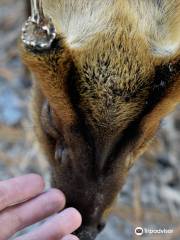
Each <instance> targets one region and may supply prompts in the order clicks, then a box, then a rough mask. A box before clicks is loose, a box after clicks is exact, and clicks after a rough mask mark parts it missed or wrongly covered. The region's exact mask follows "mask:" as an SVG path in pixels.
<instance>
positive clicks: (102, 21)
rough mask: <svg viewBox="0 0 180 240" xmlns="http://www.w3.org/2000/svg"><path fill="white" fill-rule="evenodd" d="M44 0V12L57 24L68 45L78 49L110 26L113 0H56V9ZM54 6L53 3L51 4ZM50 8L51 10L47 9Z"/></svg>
mask: <svg viewBox="0 0 180 240" xmlns="http://www.w3.org/2000/svg"><path fill="white" fill-rule="evenodd" d="M48 2H49V1H48V0H45V1H44V2H43V4H44V5H45V11H46V13H47V14H49V15H50V16H51V17H52V18H53V19H56V21H57V23H56V25H58V24H59V29H60V31H61V32H63V33H64V35H65V37H66V38H67V41H68V43H69V44H70V45H71V46H73V47H79V46H80V45H82V44H83V43H85V42H86V41H88V40H89V39H90V38H91V37H92V36H93V35H94V34H96V33H98V32H102V31H103V30H104V29H106V28H108V26H109V25H110V19H111V16H112V11H110V10H109V8H111V7H112V5H113V3H114V2H115V1H114V0H103V1H102V0H96V1H94V0H56V1H55V2H56V8H55V7H53V5H52V4H50V3H49V4H48ZM53 4H55V3H53ZM49 6H52V8H49Z"/></svg>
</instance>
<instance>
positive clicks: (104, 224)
mask: <svg viewBox="0 0 180 240" xmlns="http://www.w3.org/2000/svg"><path fill="white" fill-rule="evenodd" d="M105 226H106V223H105V222H104V221H101V222H100V223H99V224H98V226H97V229H98V232H99V233H100V232H102V231H103V229H104V228H105Z"/></svg>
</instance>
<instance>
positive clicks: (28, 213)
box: [0, 174, 81, 240]
mask: <svg viewBox="0 0 180 240" xmlns="http://www.w3.org/2000/svg"><path fill="white" fill-rule="evenodd" d="M43 191H44V181H43V179H42V178H41V177H40V176H39V175H35V174H29V175H26V176H21V177H17V178H13V179H10V180H6V181H1V182H0V240H7V239H9V238H10V237H12V236H13V235H14V234H15V233H17V232H18V231H20V230H22V229H24V228H25V227H28V226H30V225H32V224H34V223H37V222H39V221H41V220H43V219H45V218H47V217H49V216H51V215H53V214H55V215H54V216H53V217H52V218H51V219H49V220H48V221H46V222H45V223H44V224H43V225H41V226H40V227H38V228H37V229H35V230H34V231H32V232H30V233H28V234H25V235H23V236H21V237H17V238H16V239H15V240H77V239H78V238H77V237H76V236H74V235H71V233H72V232H74V231H75V230H76V229H77V228H78V227H79V226H80V225H81V216H80V214H79V212H78V211H77V210H76V209H74V208H68V209H65V210H64V211H62V212H60V213H58V212H59V211H60V210H62V209H63V208H64V206H65V196H64V194H63V193H62V192H61V191H59V190H57V189H50V190H49V191H47V192H43Z"/></svg>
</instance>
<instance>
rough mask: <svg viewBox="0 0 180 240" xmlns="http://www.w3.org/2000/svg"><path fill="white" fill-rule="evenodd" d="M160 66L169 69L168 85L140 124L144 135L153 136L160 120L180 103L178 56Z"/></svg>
mask: <svg viewBox="0 0 180 240" xmlns="http://www.w3.org/2000/svg"><path fill="white" fill-rule="evenodd" d="M160 66H162V68H164V66H166V67H167V68H169V71H170V74H171V75H170V76H169V77H170V83H169V85H168V86H167V89H166V90H165V93H164V95H163V97H162V98H161V100H160V101H159V102H158V103H157V105H156V106H155V107H154V108H153V110H152V111H151V112H150V113H149V114H147V115H146V116H145V117H144V119H143V121H142V123H141V128H142V130H143V132H144V134H145V135H152V136H153V135H154V133H155V131H156V130H157V128H158V127H159V123H160V121H161V119H162V118H164V117H165V116H166V115H167V114H168V113H170V112H172V111H173V110H174V109H175V107H176V105H177V104H178V103H180V54H179V55H178V56H176V57H175V58H173V59H171V60H168V61H167V60H166V62H165V63H163V64H162V63H161V64H160ZM162 71H163V69H162ZM162 76H163V74H162ZM164 76H165V75H164ZM162 80H163V79H162Z"/></svg>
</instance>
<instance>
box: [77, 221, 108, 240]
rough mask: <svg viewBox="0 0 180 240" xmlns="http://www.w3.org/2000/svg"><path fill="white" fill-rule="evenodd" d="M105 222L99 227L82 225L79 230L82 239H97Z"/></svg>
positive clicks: (78, 234) (78, 233)
mask: <svg viewBox="0 0 180 240" xmlns="http://www.w3.org/2000/svg"><path fill="white" fill-rule="evenodd" d="M105 225H106V224H105V222H103V221H102V222H100V223H99V224H98V225H97V227H91V226H82V227H81V228H80V229H79V230H78V231H77V232H76V234H77V236H78V237H79V239H80V240H95V239H96V237H97V235H98V234H99V233H100V232H101V231H102V230H103V229H104V228H105Z"/></svg>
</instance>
